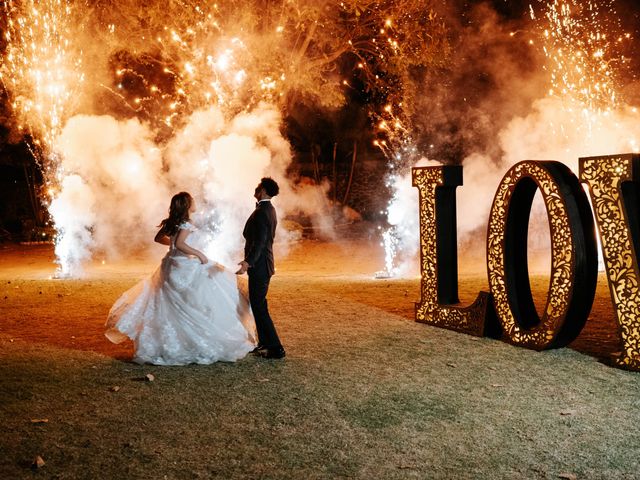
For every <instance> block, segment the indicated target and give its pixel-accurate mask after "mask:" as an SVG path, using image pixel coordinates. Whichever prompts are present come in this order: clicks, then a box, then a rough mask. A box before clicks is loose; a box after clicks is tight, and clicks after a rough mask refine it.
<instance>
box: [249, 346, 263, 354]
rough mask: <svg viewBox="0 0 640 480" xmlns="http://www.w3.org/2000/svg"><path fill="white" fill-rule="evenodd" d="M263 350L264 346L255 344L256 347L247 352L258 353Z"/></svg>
mask: <svg viewBox="0 0 640 480" xmlns="http://www.w3.org/2000/svg"><path fill="white" fill-rule="evenodd" d="M264 350H265V347H263V346H262V345H259V344H258V345H256V348H254V349H253V350H251V351H250V352H249V353H255V354H260V353H261V352H263V351H264Z"/></svg>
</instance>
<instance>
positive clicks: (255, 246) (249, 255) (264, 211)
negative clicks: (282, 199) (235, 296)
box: [242, 200, 282, 350]
mask: <svg viewBox="0 0 640 480" xmlns="http://www.w3.org/2000/svg"><path fill="white" fill-rule="evenodd" d="M277 223H278V220H277V218H276V210H275V208H273V205H271V202H270V201H268V200H263V201H261V202H258V204H257V205H256V209H255V210H254V211H253V213H252V214H251V216H250V217H249V219H248V220H247V223H246V224H245V226H244V231H243V232H242V235H243V236H244V238H245V246H244V261H245V262H247V263H248V264H249V269H248V270H247V273H248V275H249V302H250V303H251V309H252V310H253V315H254V317H255V319H256V330H257V331H258V344H259V345H261V346H262V347H265V348H266V349H268V350H277V349H280V348H282V345H281V344H280V339H279V338H278V333H277V332H276V329H275V327H274V326H273V320H271V316H270V315H269V309H268V306H267V291H268V290H269V282H270V281H271V276H272V275H273V274H274V273H275V268H274V263H273V238H274V237H275V234H276V225H277Z"/></svg>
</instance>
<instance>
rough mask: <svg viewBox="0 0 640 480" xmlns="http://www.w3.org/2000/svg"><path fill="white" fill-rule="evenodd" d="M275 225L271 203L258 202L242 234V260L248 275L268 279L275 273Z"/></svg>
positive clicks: (274, 215) (276, 220) (274, 214)
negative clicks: (247, 265) (246, 265)
mask: <svg viewBox="0 0 640 480" xmlns="http://www.w3.org/2000/svg"><path fill="white" fill-rule="evenodd" d="M277 224H278V219H277V217H276V209H275V208H273V205H271V202H259V203H258V205H257V206H256V209H255V210H254V211H253V213H252V214H251V216H250V217H249V219H248V220H247V223H246V224H245V226H244V230H243V232H242V236H243V237H244V238H245V244H244V260H245V262H247V263H248V264H249V271H248V273H249V274H250V275H256V276H257V275H260V276H267V277H270V276H271V275H273V274H274V273H275V266H274V263H273V239H274V237H275V236H276V225H277Z"/></svg>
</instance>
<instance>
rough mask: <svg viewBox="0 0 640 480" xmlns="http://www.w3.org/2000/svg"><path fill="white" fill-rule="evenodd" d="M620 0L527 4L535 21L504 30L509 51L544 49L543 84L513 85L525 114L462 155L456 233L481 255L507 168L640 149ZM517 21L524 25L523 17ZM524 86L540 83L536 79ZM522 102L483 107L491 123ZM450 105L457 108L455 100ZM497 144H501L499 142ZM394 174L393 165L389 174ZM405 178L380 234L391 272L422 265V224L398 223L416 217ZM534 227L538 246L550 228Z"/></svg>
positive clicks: (628, 36)
mask: <svg viewBox="0 0 640 480" xmlns="http://www.w3.org/2000/svg"><path fill="white" fill-rule="evenodd" d="M615 5H616V2H615V1H613V0H610V1H605V2H578V1H576V0H565V1H559V0H558V1H554V2H539V3H537V4H532V5H531V7H530V21H531V22H532V23H530V24H529V25H528V26H527V27H526V30H522V29H519V30H517V31H512V32H511V33H510V34H509V35H505V38H504V43H505V45H506V47H505V48H507V49H514V48H516V47H515V45H516V43H517V44H518V45H520V44H525V43H526V45H527V48H529V49H530V50H531V51H535V52H538V51H539V52H540V58H541V61H540V65H539V67H538V71H539V75H538V77H539V78H540V80H539V83H538V84H539V85H540V88H539V90H538V91H537V92H536V93H535V95H534V96H532V94H531V92H530V91H529V90H527V89H521V91H519V92H518V91H515V92H514V93H513V95H515V96H517V95H522V96H523V97H525V96H526V95H529V96H530V97H531V101H530V102H529V108H528V113H524V114H523V113H522V112H519V113H518V114H517V115H514V116H511V117H510V119H508V121H505V122H504V123H502V124H500V123H495V127H498V128H499V131H496V128H493V129H492V128H488V129H486V131H485V134H484V136H486V137H488V136H491V138H489V139H488V140H487V139H484V141H485V142H486V143H487V144H488V145H489V146H490V147H492V148H493V150H492V151H491V152H490V151H489V148H487V151H482V150H476V149H477V148H478V147H479V145H474V146H473V148H470V150H471V153H470V154H467V156H466V157H465V158H464V159H463V160H462V162H461V163H462V165H463V167H464V186H462V187H460V188H459V189H458V197H459V210H458V212H459V221H458V228H459V234H460V239H461V242H463V243H465V244H472V245H475V248H473V247H472V248H473V250H475V251H476V252H478V253H477V254H478V256H481V255H482V253H480V252H482V251H483V249H484V235H485V229H484V225H485V224H486V220H487V218H488V213H489V209H490V202H491V199H492V198H493V194H494V190H495V187H496V185H497V184H498V182H499V180H500V178H501V176H502V174H503V173H504V172H505V171H506V170H507V169H508V168H509V167H510V166H512V165H513V164H515V163H517V162H519V161H521V160H524V159H545V160H546V159H556V160H559V161H562V162H563V163H565V164H567V165H568V166H569V167H570V168H571V169H572V170H574V171H577V170H578V158H579V157H585V156H590V155H604V154H608V153H611V152H637V151H638V149H639V148H640V147H639V144H638V139H639V138H640V129H639V127H638V125H640V122H639V120H640V117H639V114H638V110H637V107H636V106H634V105H629V104H627V103H626V102H625V99H624V98H623V96H622V95H621V93H620V92H621V85H622V83H623V81H624V80H625V78H626V75H625V73H626V68H627V66H628V64H629V59H628V58H627V57H625V54H624V52H625V51H626V50H628V48H629V45H630V42H631V41H632V40H633V35H632V33H630V32H625V31H624V30H623V29H622V28H621V23H620V15H619V14H618V12H616V9H615ZM496 21H497V20H496ZM522 21H524V19H523V20H522ZM519 26H520V27H521V28H522V24H519ZM500 28H503V27H502V26H501V25H499V26H496V25H493V24H491V25H486V26H485V28H484V29H483V31H487V32H490V33H491V34H492V35H494V36H495V35H497V34H499V33H501V30H500ZM496 32H497V33H496ZM460 35H461V38H464V39H465V42H480V43H489V42H490V40H489V39H487V38H479V39H478V38H476V37H477V35H481V33H480V34H478V33H477V32H475V31H473V35H470V36H469V37H468V38H467V37H465V36H464V35H465V33H464V32H462V33H460ZM523 36H526V37H528V38H527V39H524V38H521V39H520V40H519V42H516V43H514V42H515V40H514V39H518V38H520V37H523ZM524 40H526V42H525V41H524ZM460 48H463V47H460ZM460 68H467V69H469V71H470V73H469V75H472V74H473V75H485V74H490V73H491V72H489V71H485V72H483V71H478V72H476V71H475V70H473V69H474V68H475V67H474V65H473V64H471V65H469V64H468V63H463V64H462V65H461V66H460ZM490 68H494V69H497V68H499V69H503V70H506V71H510V69H509V67H508V65H507V64H505V63H502V62H501V60H500V59H496V61H495V66H490ZM473 72H476V73H473ZM521 74H522V73H521V72H518V70H514V72H513V74H512V76H513V77H514V78H515V79H517V77H518V75H521ZM496 76H498V74H496ZM528 84H536V83H535V82H533V81H531V80H530V81H529V82H528ZM466 94H467V92H466V91H464V90H463V91H460V92H454V93H451V92H447V95H448V98H449V99H450V97H452V96H456V95H459V96H464V95H466ZM434 101H437V102H440V103H443V104H444V105H447V104H448V103H451V102H450V100H447V98H441V97H438V98H437V99H436V100H434ZM523 102H524V100H523ZM516 103H518V98H513V97H510V98H509V99H508V101H502V102H501V103H499V104H498V105H497V106H496V105H491V106H490V107H486V108H487V110H486V111H485V112H484V115H490V118H491V119H492V122H495V121H497V120H493V119H499V118H501V117H504V116H505V114H504V113H503V111H504V112H509V111H510V110H509V109H510V108H511V106H512V104H516ZM447 113H448V114H449V115H451V116H455V115H456V113H455V111H454V109H453V108H452V109H451V111H449V112H447ZM427 123H428V122H427ZM459 123H460V126H461V128H462V129H463V130H467V131H469V132H470V134H471V132H474V131H475V129H476V128H477V125H476V124H470V123H466V121H465V119H460V120H459ZM444 133H445V132H443V134H444ZM496 145H497V146H498V147H499V148H497V149H496V148H495V146H496ZM398 177H399V175H398V173H397V172H394V173H393V178H398ZM409 178H410V177H409V175H408V173H406V175H405V176H404V180H403V181H401V182H395V181H394V182H393V183H392V187H393V192H394V194H393V198H392V200H391V203H390V208H389V210H388V218H389V223H390V224H391V225H392V227H391V229H389V230H388V231H386V232H385V233H384V237H383V238H384V245H385V250H386V253H387V266H386V271H393V270H394V269H398V270H402V267H403V265H404V264H412V265H415V263H416V253H417V248H418V244H417V242H416V241H415V238H416V237H417V235H418V231H417V228H416V227H415V226H411V225H410V224H407V223H402V222H398V221H397V212H398V211H400V212H404V214H405V215H406V216H407V218H411V217H412V216H413V217H414V218H415V216H417V203H416V201H415V198H414V197H415V196H416V192H415V191H411V190H410V189H407V188H405V187H404V184H405V182H408V181H409ZM539 205H540V204H537V206H535V209H537V212H538V213H537V215H545V213H544V209H540V208H538V206H539ZM409 211H412V213H411V214H409V213H408V212H409ZM539 223H545V222H539ZM396 225H402V226H403V228H397V227H396ZM533 235H534V238H533V239H532V240H533V241H531V244H532V247H533V248H535V247H536V245H535V244H536V242H537V241H538V240H537V239H541V240H542V243H543V245H541V246H540V247H542V246H544V243H545V242H546V241H547V238H548V234H541V235H536V234H535V232H534V234H533Z"/></svg>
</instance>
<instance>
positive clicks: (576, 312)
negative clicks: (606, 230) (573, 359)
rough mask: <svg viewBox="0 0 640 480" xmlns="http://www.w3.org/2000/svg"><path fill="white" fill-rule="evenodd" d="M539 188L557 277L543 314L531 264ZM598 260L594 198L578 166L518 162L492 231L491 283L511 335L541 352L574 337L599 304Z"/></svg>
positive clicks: (496, 203) (501, 189) (498, 198)
mask: <svg viewBox="0 0 640 480" xmlns="http://www.w3.org/2000/svg"><path fill="white" fill-rule="evenodd" d="M538 188H539V189H540V192H541V194H542V198H543V201H544V204H545V207H546V209H547V215H548V219H549V229H550V233H551V276H550V282H549V292H548V296H547V304H546V306H545V310H544V313H543V315H542V318H540V317H539V316H538V313H537V312H536V309H535V305H534V303H533V298H532V295H531V285H530V284H529V267H528V262H527V235H528V230H529V214H530V212H531V203H532V201H533V197H534V195H535V193H536V190H537V189H538ZM597 258H598V257H597V250H596V241H595V233H594V226H593V217H592V214H591V209H590V207H589V202H588V200H587V196H586V194H585V193H584V190H583V189H582V188H581V186H580V182H579V181H578V179H577V178H576V176H575V175H574V174H573V173H572V172H571V170H569V168H567V167H566V166H565V165H563V164H561V163H559V162H554V161H542V162H533V161H526V162H520V163H518V164H516V165H514V166H513V167H512V168H511V169H510V170H509V171H508V172H507V173H506V174H505V176H504V178H503V179H502V181H501V182H500V185H499V186H498V189H497V191H496V195H495V198H494V200H493V205H492V207H491V214H490V216H489V226H488V232H487V270H488V274H489V286H490V288H491V293H492V295H493V300H494V304H495V308H496V312H497V314H498V318H499V320H500V323H501V324H502V327H503V329H504V331H505V334H506V337H507V338H506V339H507V340H508V341H509V342H511V343H513V344H515V345H519V346H523V347H527V348H533V349H536V350H543V349H547V348H555V347H562V346H565V345H567V344H568V343H570V342H571V341H572V340H573V339H575V338H576V337H577V336H578V334H579V333H580V330H582V327H583V326H584V324H585V322H586V320H587V317H588V315H589V311H590V310H591V305H592V304H593V297H594V295H595V288H596V282H597V276H598V264H597V261H598V260H597Z"/></svg>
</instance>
